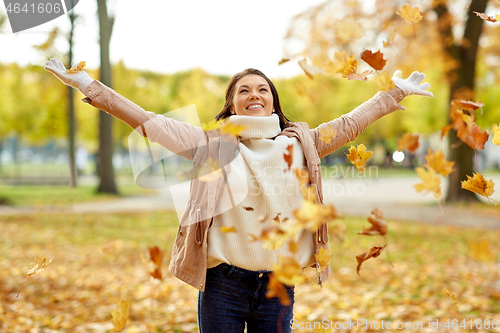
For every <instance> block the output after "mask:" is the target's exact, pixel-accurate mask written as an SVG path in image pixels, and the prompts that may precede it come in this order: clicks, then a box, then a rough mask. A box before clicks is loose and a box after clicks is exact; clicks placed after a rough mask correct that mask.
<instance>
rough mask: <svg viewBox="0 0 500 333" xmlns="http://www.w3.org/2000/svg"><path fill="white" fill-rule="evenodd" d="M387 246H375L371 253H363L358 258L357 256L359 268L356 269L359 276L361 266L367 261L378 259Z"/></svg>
mask: <svg viewBox="0 0 500 333" xmlns="http://www.w3.org/2000/svg"><path fill="white" fill-rule="evenodd" d="M386 246H387V244H385V245H384V246H374V247H372V248H371V249H370V252H368V253H367V252H365V253H362V254H360V255H358V256H356V262H357V263H358V267H356V272H357V273H358V275H359V270H360V269H361V264H363V263H364V262H365V261H367V260H368V259H370V258H376V257H378V256H379V255H380V254H381V253H382V251H383V250H384V249H385V247H386Z"/></svg>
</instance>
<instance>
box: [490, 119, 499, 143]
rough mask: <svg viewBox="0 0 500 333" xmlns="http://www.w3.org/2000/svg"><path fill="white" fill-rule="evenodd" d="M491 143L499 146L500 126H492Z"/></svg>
mask: <svg viewBox="0 0 500 333" xmlns="http://www.w3.org/2000/svg"><path fill="white" fill-rule="evenodd" d="M491 142H493V143H494V144H496V145H497V146H498V145H500V124H499V125H496V124H493V140H492V141H491Z"/></svg>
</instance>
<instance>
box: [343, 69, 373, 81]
mask: <svg viewBox="0 0 500 333" xmlns="http://www.w3.org/2000/svg"><path fill="white" fill-rule="evenodd" d="M371 74H373V71H372V70H371V69H370V70H366V71H364V72H363V73H361V74H356V73H349V74H347V75H346V76H345V77H346V78H347V79H348V80H359V81H366V80H368V75H371Z"/></svg>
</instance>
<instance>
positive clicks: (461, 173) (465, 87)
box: [434, 0, 488, 202]
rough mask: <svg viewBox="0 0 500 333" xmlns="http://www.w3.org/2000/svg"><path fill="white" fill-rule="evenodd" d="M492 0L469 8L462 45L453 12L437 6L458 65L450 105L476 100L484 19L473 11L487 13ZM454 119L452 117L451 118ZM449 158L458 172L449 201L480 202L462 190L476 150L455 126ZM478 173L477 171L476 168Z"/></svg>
mask: <svg viewBox="0 0 500 333" xmlns="http://www.w3.org/2000/svg"><path fill="white" fill-rule="evenodd" d="M487 2H488V0H472V1H471V2H470V6H469V8H468V18H467V23H466V26H465V30H464V34H463V39H462V44H461V45H457V44H454V43H452V42H450V41H453V33H452V28H453V26H452V24H453V23H452V20H451V19H450V18H451V14H450V13H449V12H448V8H447V7H446V5H444V4H441V5H439V6H436V7H435V8H434V11H435V12H436V13H437V15H438V18H439V21H438V22H439V24H438V25H439V34H440V37H441V43H442V46H443V50H444V52H445V53H446V54H447V55H448V56H449V57H450V59H453V60H454V61H456V63H457V65H458V66H457V68H455V69H453V70H450V71H449V72H448V73H447V76H448V79H449V82H450V96H449V100H450V107H451V100H452V99H465V100H468V99H473V91H474V78H475V75H476V57H477V51H478V48H479V38H480V36H481V33H482V30H483V20H482V19H480V18H479V17H478V16H477V15H476V14H474V13H473V12H479V13H484V11H485V10H486V5H487ZM450 121H451V119H450ZM448 138H449V158H450V160H451V161H454V162H455V171H454V172H452V173H451V174H450V177H449V186H448V191H447V194H446V201H448V202H458V201H477V200H478V199H477V197H476V196H475V194H474V193H473V192H470V191H467V190H464V189H462V181H463V180H467V177H466V175H469V176H472V173H473V172H474V163H473V161H474V158H475V156H474V150H473V149H472V148H470V147H469V146H468V145H466V144H465V143H463V142H461V140H460V139H459V138H458V137H457V132H456V131H454V130H453V129H451V130H450V132H449V133H448ZM476 172H477V170H476Z"/></svg>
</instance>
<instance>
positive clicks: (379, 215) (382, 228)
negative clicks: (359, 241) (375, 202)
mask: <svg viewBox="0 0 500 333" xmlns="http://www.w3.org/2000/svg"><path fill="white" fill-rule="evenodd" d="M368 222H370V223H371V225H372V226H371V227H370V228H369V229H367V228H365V227H363V230H361V231H359V232H358V235H367V236H374V235H382V236H383V235H385V234H386V233H387V224H386V222H385V219H384V213H383V212H382V210H381V209H379V208H375V209H374V210H372V215H370V217H368Z"/></svg>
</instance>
